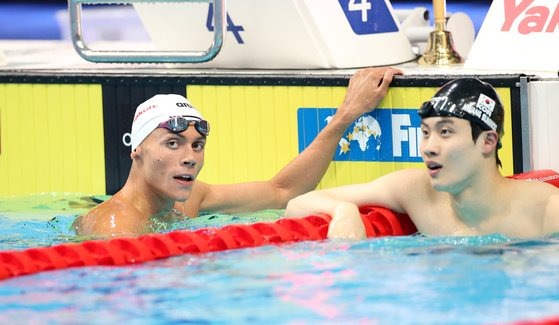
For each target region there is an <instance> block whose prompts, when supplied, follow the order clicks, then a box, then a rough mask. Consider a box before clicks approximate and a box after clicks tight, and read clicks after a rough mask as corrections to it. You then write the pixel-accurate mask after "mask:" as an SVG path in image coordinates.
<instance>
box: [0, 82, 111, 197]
mask: <svg viewBox="0 0 559 325" xmlns="http://www.w3.org/2000/svg"><path fill="white" fill-rule="evenodd" d="M0 136H1V152H0V196H9V195H24V194H30V193H39V192H80V193H87V194H101V193H105V162H104V141H103V107H102V91H101V86H100V85H56V84H48V85H45V84H0Z"/></svg>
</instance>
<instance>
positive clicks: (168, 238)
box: [0, 170, 559, 280]
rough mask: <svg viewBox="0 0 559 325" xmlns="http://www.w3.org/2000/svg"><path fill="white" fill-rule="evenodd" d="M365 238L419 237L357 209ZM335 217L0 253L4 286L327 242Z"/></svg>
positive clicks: (403, 222) (400, 217) (384, 216)
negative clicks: (36, 276)
mask: <svg viewBox="0 0 559 325" xmlns="http://www.w3.org/2000/svg"><path fill="white" fill-rule="evenodd" d="M510 177H511V178H516V179H527V180H534V181H543V182H547V183H550V184H552V185H554V186H556V187H559V174H558V173H557V172H555V171H552V170H540V171H533V172H528V173H523V174H519V175H513V176H510ZM359 211H360V213H361V218H362V220H363V224H364V225H365V230H366V232H367V237H382V236H404V235H410V234H413V233H415V232H417V229H416V228H415V225H414V224H413V222H412V221H411V220H410V218H409V217H408V216H407V215H405V214H400V213H394V212H392V211H390V210H388V209H385V208H379V207H362V208H360V209H359ZM330 220H331V217H330V216H328V215H312V216H307V217H304V218H284V219H280V220H277V221H276V222H273V223H263V222H259V223H254V224H248V225H228V226H225V227H222V228H204V229H199V230H196V231H185V230H177V231H173V232H170V233H167V234H149V235H143V236H140V237H136V238H115V239H110V240H91V241H86V242H82V243H77V244H61V245H56V246H52V247H38V248H30V249H26V250H23V251H4V252H2V251H0V280H1V279H6V278H10V277H14V276H19V275H24V274H32V273H36V272H41V271H48V270H58V269H64V268H68V267H79V266H92V265H114V266H119V265H126V264H132V263H141V262H145V261H151V260H155V259H160V258H166V257H171V256H176V255H180V254H193V253H205V252H215V251H222V250H227V249H236V248H244V247H255V246H261V245H269V244H279V243H288V242H296V241H302V240H321V239H326V234H327V233H328V225H329V224H330Z"/></svg>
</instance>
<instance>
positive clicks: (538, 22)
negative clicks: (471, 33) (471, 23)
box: [465, 0, 559, 74]
mask: <svg viewBox="0 0 559 325" xmlns="http://www.w3.org/2000/svg"><path fill="white" fill-rule="evenodd" d="M465 67H466V68H472V69H489V70H508V71H533V72H537V71H542V72H553V73H555V74H556V73H557V71H558V70H559V1H549V0H494V1H493V3H492V5H491V8H490V9H489V12H488V13H487V16H486V17H485V21H484V22H483V25H482V27H481V30H480V32H479V35H478V37H477V39H476V41H475V43H474V45H473V47H472V50H471V52H470V55H469V57H468V60H467V61H466V64H465Z"/></svg>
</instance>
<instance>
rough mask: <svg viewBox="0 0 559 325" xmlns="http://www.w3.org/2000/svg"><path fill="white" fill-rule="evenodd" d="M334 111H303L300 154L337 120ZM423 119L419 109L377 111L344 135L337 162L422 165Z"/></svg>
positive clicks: (300, 115)
mask: <svg viewBox="0 0 559 325" xmlns="http://www.w3.org/2000/svg"><path fill="white" fill-rule="evenodd" d="M335 112H336V110H335V109H333V108H299V109H298V110H297V125H298V134H299V152H302V151H303V150H305V148H306V147H307V146H308V145H309V144H310V143H311V142H312V141H313V140H314V138H315V137H316V136H317V135H318V133H319V132H320V131H321V130H322V129H324V127H326V125H327V124H328V122H330V120H331V119H332V117H333V116H334V114H335ZM420 124H421V118H420V117H419V115H417V110H416V109H376V110H374V111H373V112H371V113H367V114H365V115H363V116H361V117H360V118H358V119H357V121H355V122H354V123H353V124H352V125H351V126H350V127H349V128H348V129H347V131H346V132H345V133H344V136H343V137H342V139H341V140H340V142H339V144H338V148H337V150H336V154H335V155H334V161H382V162H422V159H421V153H420V151H419V143H420V141H421V136H422V133H421V128H420Z"/></svg>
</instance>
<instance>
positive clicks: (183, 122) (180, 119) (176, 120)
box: [157, 115, 210, 136]
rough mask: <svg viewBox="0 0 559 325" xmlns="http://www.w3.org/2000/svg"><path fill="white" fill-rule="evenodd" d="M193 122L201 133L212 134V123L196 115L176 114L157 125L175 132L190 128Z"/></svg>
mask: <svg viewBox="0 0 559 325" xmlns="http://www.w3.org/2000/svg"><path fill="white" fill-rule="evenodd" d="M191 122H194V128H196V131H198V132H199V133H200V134H202V135H204V136H208V134H210V123H208V121H206V120H202V119H200V118H198V117H196V116H189V115H186V116H175V117H172V118H170V119H169V120H167V121H165V122H163V123H160V124H159V125H158V126H157V127H158V128H164V129H167V130H169V131H171V132H173V133H181V132H183V131H185V130H187V129H188V126H189V125H190V123H191Z"/></svg>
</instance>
